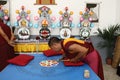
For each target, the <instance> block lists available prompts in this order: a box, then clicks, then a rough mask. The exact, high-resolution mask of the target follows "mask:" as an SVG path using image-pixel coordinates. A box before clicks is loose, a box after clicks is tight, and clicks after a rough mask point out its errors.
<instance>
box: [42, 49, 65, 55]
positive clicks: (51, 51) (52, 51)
mask: <svg viewBox="0 0 120 80" xmlns="http://www.w3.org/2000/svg"><path fill="white" fill-rule="evenodd" d="M43 54H44V55H45V56H48V57H49V56H56V55H61V54H63V51H59V52H56V51H54V50H52V49H48V50H45V51H43Z"/></svg>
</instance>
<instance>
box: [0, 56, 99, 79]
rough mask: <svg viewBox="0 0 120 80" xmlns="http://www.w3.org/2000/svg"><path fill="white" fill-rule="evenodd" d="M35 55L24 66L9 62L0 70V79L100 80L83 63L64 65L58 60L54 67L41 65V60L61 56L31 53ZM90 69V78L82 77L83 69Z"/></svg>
mask: <svg viewBox="0 0 120 80" xmlns="http://www.w3.org/2000/svg"><path fill="white" fill-rule="evenodd" d="M32 55H34V56H35V58H34V60H32V61H31V62H30V63H29V64H28V65H26V66H16V65H12V64H9V65H8V66H7V67H6V68H5V69H4V70H3V71H2V72H0V80H100V78H99V77H98V76H97V75H96V74H95V73H94V72H93V71H92V69H91V68H90V67H89V66H88V65H87V64H84V65H82V66H74V67H72V66H69V67H66V66H64V64H63V62H60V63H59V64H58V65H57V66H55V67H49V68H47V67H42V66H40V65H39V63H40V61H43V60H50V59H53V60H56V59H58V58H60V57H61V56H53V57H46V56H44V55H43V54H32ZM86 69H87V70H89V71H90V78H84V76H83V75H84V70H86Z"/></svg>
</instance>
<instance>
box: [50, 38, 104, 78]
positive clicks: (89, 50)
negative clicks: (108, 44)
mask: <svg viewBox="0 0 120 80" xmlns="http://www.w3.org/2000/svg"><path fill="white" fill-rule="evenodd" d="M48 45H49V46H50V48H51V49H52V50H54V51H61V50H63V51H64V55H63V57H67V58H68V59H69V60H70V61H71V62H77V61H83V62H84V63H87V64H88V65H89V66H90V67H91V69H92V70H93V71H94V72H95V73H96V74H97V75H98V76H99V77H100V78H101V80H104V74H103V66H102V60H101V57H100V55H99V53H98V52H97V51H96V50H95V49H94V47H93V45H92V43H91V42H85V41H83V40H78V39H76V38H67V39H64V40H61V39H59V38H57V37H51V38H50V40H49V42H48Z"/></svg>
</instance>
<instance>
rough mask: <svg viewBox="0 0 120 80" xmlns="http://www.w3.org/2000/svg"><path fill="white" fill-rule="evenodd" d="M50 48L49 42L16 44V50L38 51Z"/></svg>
mask: <svg viewBox="0 0 120 80" xmlns="http://www.w3.org/2000/svg"><path fill="white" fill-rule="evenodd" d="M48 49H50V48H49V46H48V44H47V43H43V44H36V43H18V44H16V45H15V47H14V50H15V52H37V51H40V52H42V51H44V50H48Z"/></svg>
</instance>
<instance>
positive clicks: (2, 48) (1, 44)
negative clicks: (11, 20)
mask: <svg viewBox="0 0 120 80" xmlns="http://www.w3.org/2000/svg"><path fill="white" fill-rule="evenodd" d="M0 27H1V28H2V29H3V31H4V33H6V35H7V36H8V38H9V39H10V37H11V29H10V27H9V26H7V25H6V24H4V23H3V22H0ZM14 56H15V55H14V48H13V47H12V46H10V45H9V44H8V43H7V41H6V40H5V39H4V38H3V37H2V36H1V35H0V71H2V70H3V69H4V68H5V67H6V66H7V65H8V62H7V60H8V59H10V58H13V57H14Z"/></svg>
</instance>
